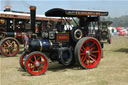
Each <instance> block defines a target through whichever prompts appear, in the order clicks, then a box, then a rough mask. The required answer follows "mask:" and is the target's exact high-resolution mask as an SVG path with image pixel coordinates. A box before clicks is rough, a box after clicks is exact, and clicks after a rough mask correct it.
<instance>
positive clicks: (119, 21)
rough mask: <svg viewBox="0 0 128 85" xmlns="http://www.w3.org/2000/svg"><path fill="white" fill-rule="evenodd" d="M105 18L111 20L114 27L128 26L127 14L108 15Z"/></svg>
mask: <svg viewBox="0 0 128 85" xmlns="http://www.w3.org/2000/svg"><path fill="white" fill-rule="evenodd" d="M105 20H107V21H112V22H113V23H112V25H111V26H114V27H128V15H125V16H121V17H114V18H111V17H108V18H106V19H105Z"/></svg>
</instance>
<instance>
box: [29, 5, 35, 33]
mask: <svg viewBox="0 0 128 85" xmlns="http://www.w3.org/2000/svg"><path fill="white" fill-rule="evenodd" d="M30 15H31V16H30V20H31V30H32V32H33V33H35V19H36V6H30Z"/></svg>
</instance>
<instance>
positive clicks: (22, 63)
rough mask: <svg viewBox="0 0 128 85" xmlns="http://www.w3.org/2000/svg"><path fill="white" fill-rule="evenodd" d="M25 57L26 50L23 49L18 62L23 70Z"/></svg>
mask: <svg viewBox="0 0 128 85" xmlns="http://www.w3.org/2000/svg"><path fill="white" fill-rule="evenodd" d="M26 57H27V52H26V51H24V52H23V53H22V55H21V56H20V59H19V64H20V66H21V68H22V69H23V70H25V66H24V64H25V59H26Z"/></svg>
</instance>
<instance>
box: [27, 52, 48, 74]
mask: <svg viewBox="0 0 128 85" xmlns="http://www.w3.org/2000/svg"><path fill="white" fill-rule="evenodd" d="M47 68H48V59H47V56H46V55H45V54H43V53H41V52H33V53H31V54H30V55H28V57H27V58H26V60H25V69H26V71H27V72H28V73H29V74H31V75H41V74H43V73H44V72H45V71H46V70H47Z"/></svg>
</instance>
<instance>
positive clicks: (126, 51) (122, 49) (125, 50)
mask: <svg viewBox="0 0 128 85" xmlns="http://www.w3.org/2000/svg"><path fill="white" fill-rule="evenodd" d="M114 52H125V53H128V48H120V49H118V50H114Z"/></svg>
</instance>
